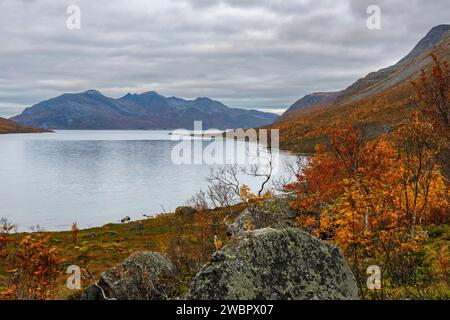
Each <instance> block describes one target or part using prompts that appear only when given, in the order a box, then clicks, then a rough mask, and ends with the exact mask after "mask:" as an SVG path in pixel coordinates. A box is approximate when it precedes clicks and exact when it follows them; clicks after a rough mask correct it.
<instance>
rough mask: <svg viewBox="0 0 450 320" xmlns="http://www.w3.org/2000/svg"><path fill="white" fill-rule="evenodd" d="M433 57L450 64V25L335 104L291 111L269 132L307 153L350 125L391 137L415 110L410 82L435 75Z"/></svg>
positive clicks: (348, 90)
mask: <svg viewBox="0 0 450 320" xmlns="http://www.w3.org/2000/svg"><path fill="white" fill-rule="evenodd" d="M430 54H434V55H435V56H436V57H437V58H438V60H440V61H447V62H450V25H440V26H437V27H435V28H433V29H432V30H430V32H428V33H427V35H426V36H425V37H424V38H423V39H422V40H420V41H419V43H418V44H417V46H416V47H415V48H414V49H413V50H412V51H411V52H410V53H409V54H408V55H407V56H405V57H404V58H403V59H401V60H400V61H399V62H398V63H397V64H395V65H393V66H390V67H387V68H384V69H381V70H379V71H376V72H373V73H370V74H368V75H367V76H366V77H364V78H362V79H359V80H358V81H356V82H355V83H354V84H352V85H351V86H349V87H348V88H346V89H345V90H343V91H341V92H339V93H338V94H336V96H335V99H334V101H333V102H331V103H330V102H328V103H319V104H306V105H304V106H302V107H301V108H294V110H291V111H289V110H288V111H287V112H286V113H285V114H283V115H282V116H281V117H280V119H279V121H277V122H276V123H275V124H274V125H272V126H271V127H272V128H279V129H280V140H281V145H282V147H284V148H286V149H290V150H293V151H303V152H312V151H314V146H315V145H316V144H318V143H321V142H323V141H324V132H325V131H326V130H327V129H328V128H335V127H339V126H343V125H348V124H352V125H354V126H356V127H360V128H363V129H364V130H365V132H366V133H367V135H368V136H369V137H372V136H377V135H379V134H381V133H383V132H389V131H391V130H393V128H395V127H396V126H398V125H399V124H400V123H401V122H402V121H403V120H404V119H405V118H407V116H408V115H409V114H410V112H411V111H412V110H413V107H414V104H413V102H412V100H411V97H412V96H413V95H414V92H413V91H414V90H413V87H412V85H411V81H412V80H415V79H417V78H418V77H419V76H420V74H421V71H422V70H424V71H429V70H430V69H431V65H432V63H433V60H432V58H431V57H430ZM325 96H326V95H325Z"/></svg>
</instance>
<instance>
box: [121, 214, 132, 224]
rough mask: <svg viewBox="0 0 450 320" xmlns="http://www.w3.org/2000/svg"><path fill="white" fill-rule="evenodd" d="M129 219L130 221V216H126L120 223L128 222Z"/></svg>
mask: <svg viewBox="0 0 450 320" xmlns="http://www.w3.org/2000/svg"><path fill="white" fill-rule="evenodd" d="M129 221H131V218H130V217H129V216H126V217H125V218H122V219H121V220H120V222H121V223H125V222H129Z"/></svg>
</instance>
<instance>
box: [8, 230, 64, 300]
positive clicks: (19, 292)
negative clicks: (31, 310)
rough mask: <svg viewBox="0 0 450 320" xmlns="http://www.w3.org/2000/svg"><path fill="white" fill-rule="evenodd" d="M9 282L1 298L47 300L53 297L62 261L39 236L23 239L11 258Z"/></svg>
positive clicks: (47, 241) (51, 247) (42, 236)
mask: <svg viewBox="0 0 450 320" xmlns="http://www.w3.org/2000/svg"><path fill="white" fill-rule="evenodd" d="M15 259H16V261H15V265H14V269H13V270H11V273H12V276H11V277H12V279H11V284H10V286H9V288H8V289H7V290H6V291H5V292H4V297H3V298H8V299H26V300H47V299H51V298H53V297H54V296H55V295H56V288H57V287H56V280H57V278H58V276H59V274H60V271H59V268H60V265H61V263H62V262H63V259H62V258H61V256H60V255H59V253H58V250H57V248H56V247H55V246H52V245H50V244H49V238H48V237H46V236H44V235H42V234H32V235H28V236H25V237H24V238H23V239H22V240H21V241H20V243H19V247H18V250H17V252H16V256H15Z"/></svg>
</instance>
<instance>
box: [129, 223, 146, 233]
mask: <svg viewBox="0 0 450 320" xmlns="http://www.w3.org/2000/svg"><path fill="white" fill-rule="evenodd" d="M142 230H145V226H144V224H143V223H142V222H138V223H136V224H135V225H134V226H132V227H131V228H130V231H142Z"/></svg>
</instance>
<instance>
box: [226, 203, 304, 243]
mask: <svg viewBox="0 0 450 320" xmlns="http://www.w3.org/2000/svg"><path fill="white" fill-rule="evenodd" d="M297 217H298V212H297V211H296V210H293V209H292V208H291V207H290V206H289V200H287V199H284V198H274V199H272V200H270V201H267V202H266V203H265V204H264V205H263V206H262V207H258V206H255V207H251V208H247V209H245V210H244V211H242V213H241V214H239V215H238V216H237V217H236V218H235V220H234V221H233V223H232V224H231V225H230V227H231V229H232V230H233V232H234V233H235V234H236V233H239V232H243V231H249V230H254V229H261V228H267V227H271V228H274V229H283V228H288V227H294V226H295V220H296V218H297Z"/></svg>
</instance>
